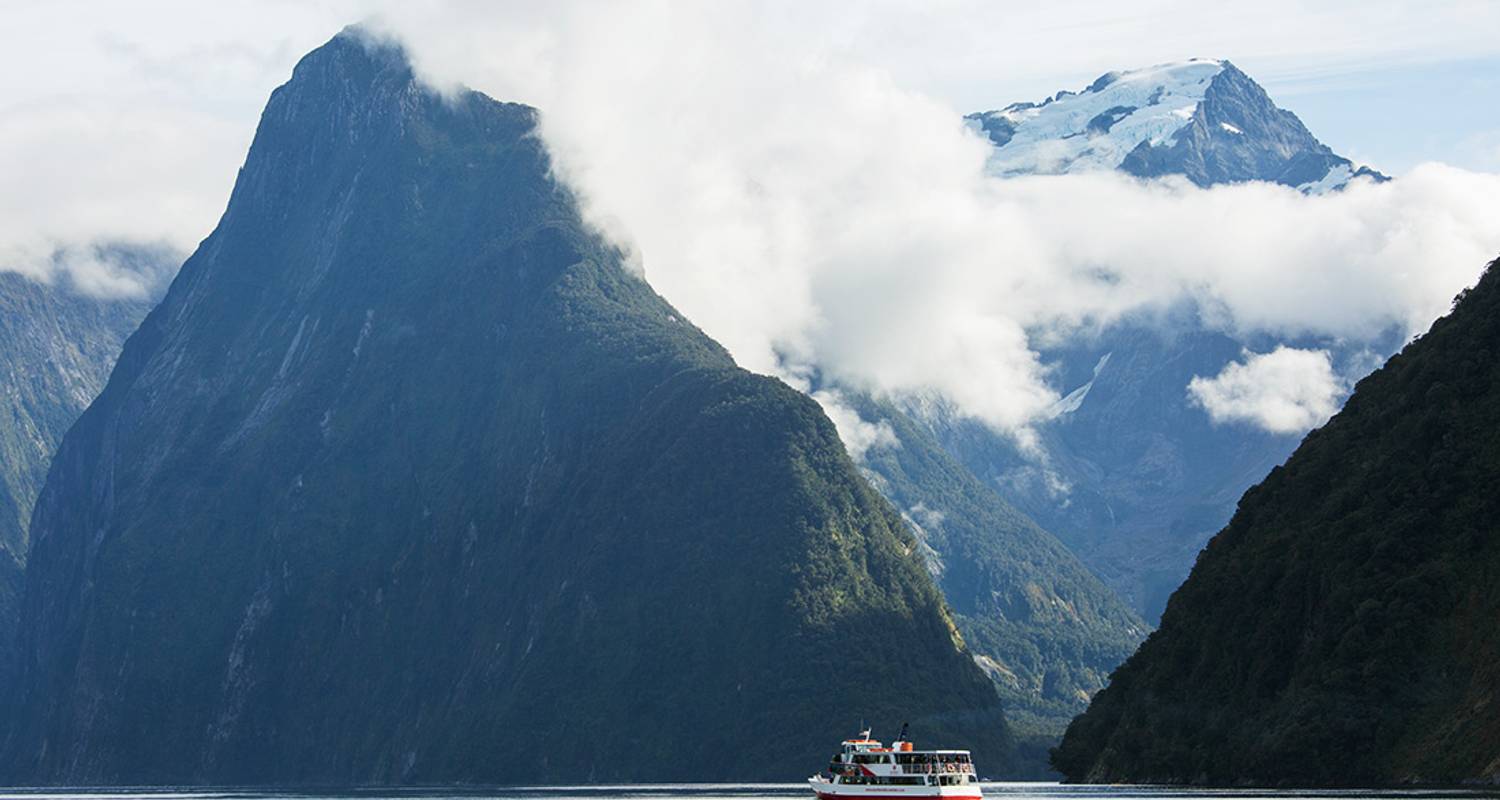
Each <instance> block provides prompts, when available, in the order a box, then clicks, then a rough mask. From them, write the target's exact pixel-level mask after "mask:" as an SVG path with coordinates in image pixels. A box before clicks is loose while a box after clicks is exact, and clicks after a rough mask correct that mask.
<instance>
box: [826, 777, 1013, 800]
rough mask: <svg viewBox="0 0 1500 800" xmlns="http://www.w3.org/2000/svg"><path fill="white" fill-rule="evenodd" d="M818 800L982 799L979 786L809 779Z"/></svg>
mask: <svg viewBox="0 0 1500 800" xmlns="http://www.w3.org/2000/svg"><path fill="white" fill-rule="evenodd" d="M808 783H810V784H811V785H812V790H813V792H814V793H815V794H817V796H818V800H984V797H983V795H982V794H981V793H980V791H979V784H978V783H970V784H968V785H965V786H880V785H875V786H871V785H868V784H843V783H828V782H827V781H820V780H810V781H808Z"/></svg>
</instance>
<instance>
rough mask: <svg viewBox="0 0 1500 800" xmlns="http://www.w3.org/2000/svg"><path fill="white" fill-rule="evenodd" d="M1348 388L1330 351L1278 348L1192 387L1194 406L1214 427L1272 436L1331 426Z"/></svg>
mask: <svg viewBox="0 0 1500 800" xmlns="http://www.w3.org/2000/svg"><path fill="white" fill-rule="evenodd" d="M1347 391H1348V385H1347V384H1346V383H1345V382H1344V381H1343V380H1342V379H1340V378H1339V377H1338V376H1337V375H1335V374H1334V371H1333V360H1332V358H1330V356H1329V354H1328V351H1326V350H1298V349H1296V348H1291V347H1284V346H1283V347H1277V348H1276V349H1275V350H1273V351H1271V352H1269V353H1250V352H1246V353H1245V355H1244V360H1243V361H1237V362H1230V364H1229V365H1228V366H1226V367H1224V370H1223V371H1222V372H1220V373H1219V374H1218V375H1216V376H1214V377H1212V378H1205V377H1202V376H1198V377H1195V378H1193V380H1192V382H1191V383H1189V384H1188V394H1189V395H1190V396H1191V397H1192V399H1193V401H1194V402H1196V403H1197V404H1198V405H1200V406H1202V407H1203V409H1204V410H1205V411H1207V412H1208V416H1209V417H1210V418H1211V419H1213V421H1214V422H1216V423H1218V422H1247V423H1250V424H1253V425H1256V426H1257V427H1260V428H1262V429H1264V430H1267V431H1270V432H1272V433H1285V434H1300V433H1303V432H1305V431H1306V430H1308V429H1309V428H1313V427H1315V426H1318V425H1322V424H1323V423H1324V422H1327V421H1328V418H1329V417H1331V416H1333V415H1334V413H1335V412H1337V411H1338V409H1339V404H1340V402H1341V401H1342V400H1343V398H1344V394H1345V393H1346V392H1347Z"/></svg>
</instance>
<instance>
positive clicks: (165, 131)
mask: <svg viewBox="0 0 1500 800" xmlns="http://www.w3.org/2000/svg"><path fill="white" fill-rule="evenodd" d="M192 8H196V7H189V6H187V5H185V4H172V3H166V2H157V3H155V4H154V8H148V9H146V10H144V11H142V10H141V9H140V8H138V7H132V8H131V9H129V10H128V11H127V10H120V11H114V10H110V9H108V8H104V9H101V10H100V12H99V14H97V15H94V16H93V17H90V20H91V21H90V22H88V23H85V24H87V25H92V26H93V27H92V29H89V30H85V31H77V30H76V29H75V28H73V27H72V25H71V23H70V22H69V20H71V19H72V17H68V16H67V13H66V10H64V11H60V12H51V11H47V10H35V11H28V12H27V13H28V14H31V15H35V16H37V17H38V18H37V19H33V20H30V21H26V20H23V22H28V24H27V25H21V26H20V27H21V28H22V29H26V28H35V27H45V26H50V27H51V28H54V29H56V30H59V31H65V32H67V35H68V36H70V37H71V39H70V41H72V42H74V44H75V46H74V48H73V51H72V52H73V55H74V58H73V59H72V60H68V59H67V58H64V57H62V56H56V57H54V56H53V55H51V51H50V50H47V49H46V48H38V47H35V46H24V45H26V44H27V43H26V42H7V43H8V44H16V45H17V47H16V48H14V49H13V52H10V51H7V50H6V48H4V47H0V53H7V52H9V55H4V56H0V58H12V59H14V58H20V57H29V58H31V59H38V58H40V59H47V58H56V60H55V61H54V62H51V63H52V65H53V67H54V69H50V70H49V69H42V70H35V69H33V70H30V71H29V72H30V73H32V74H36V73H40V75H41V76H42V78H41V80H42V85H41V86H40V87H37V86H31V85H29V84H24V83H21V82H18V81H17V79H16V78H15V77H14V76H15V75H19V74H27V73H28V70H26V69H24V68H23V67H25V66H32V65H31V64H30V63H29V62H16V63H14V64H11V65H10V66H11V68H10V69H8V70H7V69H0V75H6V74H8V75H10V76H11V77H9V78H0V81H5V80H9V81H10V83H0V88H3V89H5V90H7V91H12V92H13V93H11V94H0V96H6V97H15V98H19V99H17V100H16V101H15V102H14V103H13V104H11V105H8V106H7V107H6V108H5V113H4V114H0V173H3V174H6V175H7V178H8V181H7V188H6V189H5V190H4V192H0V262H3V261H5V260H6V257H7V256H10V255H13V254H16V253H22V254H24V253H33V254H35V253H47V252H51V251H52V249H55V247H56V246H57V245H59V244H64V245H66V244H69V243H87V242H97V241H100V240H103V239H107V238H110V237H116V238H127V239H137V240H140V239H146V240H157V239H160V240H165V241H168V242H170V243H173V244H176V245H177V246H179V247H184V248H190V247H191V246H192V244H193V243H194V242H196V241H197V240H198V238H201V237H202V236H203V235H205V234H206V233H207V232H208V230H209V229H210V228H211V226H212V224H213V221H214V219H215V218H216V217H217V215H218V213H219V212H220V210H221V209H222V207H223V203H224V199H225V198H226V197H227V195H228V189H229V182H230V180H231V179H232V176H233V174H234V166H235V165H236V164H237V163H238V162H239V160H240V159H241V158H242V157H243V150H244V147H245V145H246V144H247V143H248V141H249V138H250V135H251V133H252V132H253V128H254V121H255V111H256V110H257V109H258V108H259V106H260V105H261V104H262V103H263V102H264V99H265V96H266V95H267V94H268V93H269V91H270V89H271V87H272V86H274V85H275V84H276V83H277V82H279V81H281V80H284V78H285V75H287V74H288V73H289V71H290V66H291V63H292V62H293V61H294V60H295V58H296V57H297V56H298V55H300V53H301V51H303V50H305V49H308V48H310V47H311V46H313V45H315V44H316V43H317V42H318V41H319V40H321V39H323V38H326V36H327V35H330V34H331V32H332V31H334V30H336V29H337V28H338V27H340V26H341V25H342V24H343V22H344V21H346V20H349V19H353V18H357V17H359V16H362V15H364V14H365V13H366V12H369V11H379V12H382V13H383V14H384V15H385V16H384V20H385V23H384V24H386V25H387V26H388V27H390V28H392V29H394V30H396V31H398V32H399V33H400V35H401V36H402V37H403V38H404V39H405V40H406V41H407V42H409V45H410V47H411V49H412V51H413V53H414V55H415V57H416V58H417V60H418V63H419V66H420V67H421V68H422V69H423V70H424V72H425V74H427V75H429V76H431V77H433V78H434V79H435V80H436V81H438V82H440V83H449V82H453V81H462V82H466V83H468V84H471V85H474V86H476V87H477V88H480V89H482V90H485V91H487V92H489V93H490V94H492V95H494V96H496V97H499V98H502V99H507V100H519V101H524V102H530V103H532V104H534V105H537V106H538V107H539V108H541V109H542V111H543V121H544V123H543V129H542V135H543V136H544V138H545V140H546V141H547V143H548V145H549V146H550V147H551V148H552V149H553V151H554V153H555V156H556V165H557V169H558V174H559V175H560V176H561V177H563V178H564V179H565V180H566V181H568V182H569V183H570V184H572V185H573V186H575V187H577V189H578V190H579V193H580V195H581V196H582V197H583V198H584V200H585V202H586V204H587V212H588V215H589V218H590V219H591V220H593V221H594V222H595V223H596V224H597V225H599V226H600V227H601V228H602V229H604V230H606V231H607V232H609V233H610V234H611V235H612V236H613V237H614V238H616V239H618V240H619V241H621V242H622V243H624V244H625V245H627V246H628V247H630V248H631V249H632V250H633V251H634V252H635V254H636V255H637V256H638V259H639V263H640V264H642V265H643V268H644V271H645V274H646V276H647V277H648V279H649V280H650V281H651V282H652V284H653V286H655V287H656V288H657V289H658V290H659V291H661V292H662V293H663V294H664V295H665V296H666V297H667V298H668V299H669V300H670V301H671V302H672V303H674V304H675V305H676V306H677V307H678V308H679V309H681V310H682V311H683V312H684V313H685V314H686V315H687V316H688V317H690V318H691V319H692V320H693V321H694V322H696V323H697V324H698V325H700V326H702V327H703V328H704V329H705V330H706V331H707V332H708V333H709V334H710V335H712V336H714V337H715V338H717V339H719V340H720V341H721V342H723V343H724V344H725V345H726V346H727V347H728V348H729V349H730V351H731V352H732V353H733V354H734V355H735V357H736V359H737V360H739V362H740V363H741V364H743V365H745V366H746V367H748V368H750V369H754V370H757V371H761V372H767V373H772V374H778V375H782V376H783V377H787V378H788V379H790V380H792V381H793V382H800V376H803V375H806V374H809V372H810V371H811V370H814V369H816V370H819V371H820V372H821V373H822V374H823V375H824V376H825V377H827V378H829V379H831V380H833V381H835V382H837V383H840V384H845V385H848V386H852V387H859V388H867V389H870V390H873V391H876V392H883V393H886V394H889V395H894V396H911V395H920V396H930V395H937V396H940V397H942V398H944V399H945V400H947V401H948V402H950V403H951V404H952V405H953V406H954V407H956V408H958V409H960V410H961V411H962V412H964V413H966V414H969V415H972V416H975V417H977V418H980V419H982V420H984V421H986V422H987V423H989V424H991V425H993V426H994V427H996V428H997V429H1001V430H1006V431H1010V432H1012V433H1014V434H1015V435H1017V437H1018V438H1020V439H1021V440H1022V442H1023V444H1024V443H1025V442H1026V440H1027V430H1028V426H1030V425H1032V424H1034V423H1036V422H1037V421H1038V420H1041V419H1044V418H1045V417H1046V415H1047V413H1048V412H1049V409H1051V408H1052V407H1053V406H1054V404H1055V403H1056V401H1057V400H1058V394H1057V391H1056V390H1055V387H1053V386H1052V385H1051V384H1050V382H1049V379H1048V372H1047V369H1046V367H1045V365H1044V364H1042V363H1041V362H1040V360H1039V358H1038V357H1037V355H1036V354H1035V353H1034V352H1033V351H1032V349H1031V346H1030V343H1031V341H1032V337H1033V336H1035V335H1037V334H1038V333H1039V332H1040V333H1058V332H1062V333H1063V334H1065V333H1066V332H1067V331H1069V330H1072V329H1074V328H1076V327H1078V326H1087V325H1094V324H1098V323H1101V322H1105V321H1108V320H1110V319H1114V318H1117V317H1119V316H1121V315H1124V314H1130V313H1136V312H1142V311H1145V312H1150V311H1152V310H1155V309H1158V308H1163V307H1166V306H1168V305H1171V304H1174V303H1178V302H1181V301H1183V300H1193V301H1196V302H1199V303H1201V304H1202V305H1203V306H1204V307H1205V308H1207V309H1209V310H1210V311H1211V312H1212V313H1213V314H1214V315H1216V319H1217V321H1218V322H1219V324H1221V325H1222V326H1224V327H1226V328H1234V329H1247V330H1269V331H1286V332H1302V333H1317V334H1325V335H1331V336H1336V337H1344V338H1348V339H1352V340H1355V341H1358V340H1360V339H1361V338H1363V337H1368V336H1371V335H1373V333H1375V332H1377V331H1379V330H1381V329H1383V328H1385V327H1387V326H1390V325H1400V326H1403V327H1405V328H1406V329H1408V330H1412V331H1415V330H1419V329H1421V328H1423V327H1425V325H1426V324H1427V323H1428V322H1429V321H1430V320H1431V319H1432V318H1433V317H1435V316H1436V315H1437V314H1438V313H1441V312H1442V311H1443V310H1444V309H1446V307H1447V303H1448V300H1449V299H1450V298H1451V297H1452V296H1453V294H1454V293H1456V292H1457V291H1458V290H1459V289H1460V288H1462V287H1463V286H1464V285H1466V284H1468V283H1470V282H1471V281H1472V280H1473V278H1474V277H1475V275H1476V274H1477V272H1478V270H1479V268H1480V266H1481V265H1482V264H1483V263H1485V262H1486V261H1487V260H1489V259H1490V258H1492V257H1493V255H1494V254H1495V253H1496V252H1500V224H1497V223H1496V220H1500V177H1496V176H1494V175H1488V174H1478V173H1471V172H1463V171H1459V170H1455V169H1450V168H1445V167H1442V166H1437V165H1431V166H1426V167H1423V168H1420V169H1417V170H1415V171H1414V172H1413V173H1412V174H1410V175H1408V176H1404V177H1403V178H1402V179H1401V180H1398V181H1396V182H1393V183H1390V184H1385V185H1382V186H1359V187H1356V188H1354V189H1351V190H1350V191H1347V192H1344V193H1341V194H1337V195H1331V196H1326V197H1320V198H1305V197H1302V196H1300V195H1298V194H1296V193H1295V192H1291V191H1289V190H1286V189H1283V188H1279V187H1272V186H1237V187H1222V188H1217V189H1213V190H1210V191H1204V190H1199V189H1196V188H1194V187H1191V186H1189V185H1186V184H1185V183H1171V182H1167V183H1158V184H1141V183H1138V182H1136V181H1133V180H1130V179H1128V178H1124V177H1121V176H1116V175H1093V176H1075V177H1057V178H1035V179H1023V180H1014V181H1008V182H997V181H994V180H992V179H989V178H987V177H985V175H984V174H983V164H984V159H985V155H986V152H987V151H986V148H987V146H986V144H985V143H984V142H982V141H980V140H979V139H978V138H977V137H975V136H974V135H973V134H972V133H971V132H969V131H968V130H966V129H965V128H964V126H963V125H962V123H961V121H960V112H961V110H970V109H971V108H973V107H978V106H981V105H993V104H998V103H1003V102H1007V101H1009V100H1012V99H1026V98H1032V97H1035V96H1037V95H1038V94H1040V93H1042V92H1043V91H1050V90H1053V89H1056V88H1060V87H1061V86H1077V85H1080V84H1081V82H1083V81H1086V80H1088V79H1091V78H1092V77H1093V76H1094V75H1095V74H1097V73H1098V72H1102V71H1103V70H1104V69H1107V68H1116V67H1129V66H1135V65H1139V64H1145V63H1152V62H1156V61H1160V60H1164V59H1168V58H1175V57H1181V56H1186V55H1198V54H1206V55H1221V54H1226V55H1234V56H1236V58H1237V60H1238V62H1239V63H1241V65H1242V66H1246V67H1247V68H1253V64H1251V63H1247V62H1246V60H1245V59H1242V58H1239V57H1238V56H1237V54H1239V53H1244V52H1250V53H1258V54H1259V55H1258V56H1257V58H1263V59H1265V60H1266V62H1267V63H1283V64H1287V65H1299V64H1300V65H1307V64H1318V63H1323V60H1326V58H1327V57H1329V56H1330V54H1344V55H1347V56H1350V57H1358V58H1361V59H1366V60H1371V59H1376V60H1378V59H1385V60H1387V61H1388V60H1390V59H1393V58H1395V59H1399V58H1408V57H1429V56H1431V55H1432V54H1434V53H1437V52H1440V51H1443V50H1447V51H1449V52H1452V53H1462V52H1469V51H1472V50H1474V49H1476V48H1482V47H1493V43H1492V42H1490V41H1489V37H1484V36H1478V35H1475V34H1474V33H1473V31H1475V30H1478V29H1480V28H1482V22H1483V20H1479V22H1480V23H1481V24H1479V25H1472V24H1471V25H1467V26H1465V25H1460V24H1457V23H1456V22H1455V19H1458V18H1463V19H1467V20H1468V22H1470V23H1473V22H1475V20H1473V19H1470V18H1467V17H1464V15H1466V14H1467V15H1479V16H1480V17H1485V18H1488V17H1487V16H1486V15H1489V14H1491V13H1492V12H1490V11H1486V10H1485V8H1484V7H1482V6H1475V5H1473V4H1463V3H1455V4H1452V5H1449V6H1441V7H1439V8H1436V9H1433V8H1429V7H1428V6H1417V5H1415V4H1412V5H1410V6H1406V5H1400V6H1393V7H1391V11H1390V12H1389V13H1388V14H1387V15H1383V16H1380V17H1379V18H1378V19H1370V20H1368V22H1369V25H1368V26H1364V27H1361V29H1360V31H1358V32H1350V29H1348V28H1347V26H1331V27H1330V26H1324V25H1316V26H1314V27H1312V28H1307V27H1305V26H1299V25H1293V26H1284V25H1281V24H1280V22H1278V24H1277V25H1276V26H1275V30H1272V29H1271V28H1269V27H1267V26H1266V25H1265V24H1262V23H1261V22H1257V19H1261V18H1262V16H1263V17H1264V18H1272V17H1274V16H1275V15H1261V16H1257V15H1250V14H1246V15H1244V16H1243V18H1240V17H1236V20H1238V22H1240V23H1243V24H1237V25H1224V24H1209V23H1210V22H1211V20H1209V19H1208V18H1207V17H1205V14H1208V13H1209V12H1206V11H1205V10H1204V9H1205V8H1207V6H1205V5H1204V4H1201V3H1168V2H1159V1H1154V2H1148V3H1147V4H1146V6H1144V7H1142V8H1140V9H1138V10H1139V12H1140V13H1139V14H1133V15H1132V16H1131V17H1129V18H1128V19H1127V18H1121V17H1119V16H1118V15H1117V14H1115V13H1113V12H1111V13H1107V14H1105V13H1097V12H1100V11H1101V10H1103V9H1106V8H1113V6H1106V5H1104V4H1103V3H1093V2H1087V3H1080V4H1073V5H1071V6H1067V7H1059V8H1057V9H1055V10H1032V11H1019V12H1015V11H1013V10H1012V11H1007V12H1006V13H1004V14H1002V13H1000V12H999V11H997V10H994V9H992V8H990V7H989V6H987V5H985V4H980V3H977V2H944V4H943V5H942V6H941V7H939V8H933V7H932V6H931V4H926V3H924V4H915V3H899V2H884V3H877V4H875V5H867V6H858V7H850V6H840V5H832V4H816V3H814V4H805V3H791V2H769V3H754V4H751V3H733V2H725V3H715V4H711V5H710V4H695V3H685V2H673V0H641V1H640V2H633V3H597V2H586V1H585V0H577V1H576V2H559V3H552V4H545V5H537V4H529V3H519V2H510V3H503V2H502V3H495V2H483V3H480V2H422V3H416V4H411V3H402V4H396V3H386V2H356V1H355V0H350V2H346V3H340V2H327V3H321V4H311V5H300V4H272V5H270V6H266V5H263V4H255V3H247V2H229V3H226V4H223V5H219V4H216V6H215V9H214V12H213V13H212V14H208V13H206V12H199V11H193V10H191V9H192ZM1049 9H1051V7H1049ZM75 10H76V9H75ZM178 12H181V13H178ZM1289 13H1290V12H1289ZM1330 13H1332V12H1328V11H1325V10H1319V11H1317V12H1305V13H1304V14H1303V17H1308V18H1309V19H1310V21H1311V22H1314V23H1317V22H1319V21H1320V20H1325V21H1326V18H1328V16H1329V14H1330ZM48 14H54V15H60V16H57V18H55V19H54V18H42V17H45V16H46V15H48ZM1309 15H1310V17H1309ZM75 16H76V15H75ZM84 16H86V17H88V16H89V15H84ZM94 17H97V18H94ZM1303 17H1299V18H1303ZM163 20H166V21H167V23H166V24H158V23H161V22H162V21H163ZM1076 20H1089V22H1086V23H1083V24H1081V25H1078V26H1076V27H1069V25H1070V24H1071V21H1076ZM1460 21H1462V20H1460ZM1218 22H1220V23H1222V22H1223V20H1222V19H1220V20H1218ZM153 25H157V27H159V28H160V30H154V29H153ZM7 29H8V30H10V31H15V30H17V27H16V26H12V25H8V26H7ZM1309 30H1315V31H1316V32H1317V33H1316V35H1314V34H1312V33H1308V32H1307V31H1309ZM1122 32H1124V33H1131V34H1132V35H1129V36H1123V37H1122V36H1120V35H1119V34H1121V33H1122ZM1398 33H1399V34H1400V35H1397V34H1398ZM1356 34H1357V35H1356ZM1236 37H1239V38H1236ZM1383 37H1384V38H1383ZM1445 37H1447V38H1445ZM1454 37H1457V39H1459V40H1461V41H1457V40H1455V39H1454ZM1381 42H1384V44H1381ZM1062 43H1067V44H1068V45H1069V46H1068V47H1062V46H1060V45H1061V44H1062ZM67 52H69V51H64V55H66V54H67ZM16 53H20V54H22V56H17V55H16ZM1278 59H1279V61H1278ZM1320 59H1322V60H1320ZM944 65H948V66H944ZM1041 65H1046V66H1045V67H1044V66H1041ZM0 66H4V65H0ZM1289 68H1290V67H1289ZM1070 71H1072V73H1073V74H1074V75H1076V77H1068V78H1067V79H1066V80H1065V79H1063V78H1061V77H1059V76H1060V75H1063V74H1065V73H1069V72H1070ZM116 73H117V74H116ZM1252 73H1253V69H1252ZM976 76H978V77H976ZM958 82H963V85H964V87H966V88H963V89H962V90H960V89H957V88H954V87H955V86H956V85H957V83H958ZM1043 86H1045V89H1043V88H1042V87H1043ZM921 90H927V91H925V92H924V91H921ZM980 90H982V92H983V94H984V95H985V96H987V97H993V98H994V101H993V103H978V102H972V103H971V102H969V100H970V99H972V98H968V97H966V93H967V92H975V93H978V92H980ZM934 91H936V92H941V93H942V96H943V97H946V98H948V99H950V100H951V99H952V98H955V97H958V98H960V99H962V100H963V104H962V105H959V106H955V105H953V104H951V103H949V102H944V101H943V100H942V99H938V96H936V95H934V94H933V93H932V92H934ZM14 175H21V176H23V177H24V181H23V182H14V181H11V180H10V178H11V177H12V176H14ZM12 186H25V187H27V188H26V189H25V190H18V189H13V188H11V187H12ZM12 260H14V259H12ZM844 427H846V428H847V427H848V426H844ZM855 430H858V428H855ZM857 446H858V445H856V447H857Z"/></svg>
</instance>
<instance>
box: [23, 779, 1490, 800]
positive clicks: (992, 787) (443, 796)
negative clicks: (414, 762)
mask: <svg viewBox="0 0 1500 800" xmlns="http://www.w3.org/2000/svg"><path fill="white" fill-rule="evenodd" d="M984 796H985V798H986V800H1356V799H1357V798H1377V800H1480V799H1481V798H1495V799H1496V800H1500V787H1496V788H1494V789H1474V790H1463V789H1411V790H1382V791H1372V790H1354V789H1351V790H1329V791H1322V790H1310V791H1309V790H1300V791H1299V790H1275V789H1176V788H1158V787H1150V786H1062V785H1059V784H1055V783H986V784H984ZM135 797H140V798H147V799H148V800H282V799H285V800H488V799H490V798H493V799H494V800H812V792H811V791H809V789H808V788H807V785H806V784H800V783H787V784H723V783H704V784H659V785H648V784H634V785H630V786H547V787H515V788H493V789H463V790H453V789H413V790H389V789H382V790H360V791H350V792H342V793H340V792H322V791H318V792H311V791H310V792H261V791H236V790H213V791H203V790H196V789H195V790H178V791H174V790H161V789H150V790H135V789H113V790H97V789H91V790H88V791H78V792H69V791H60V790H56V789H0V800H126V798H135Z"/></svg>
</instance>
